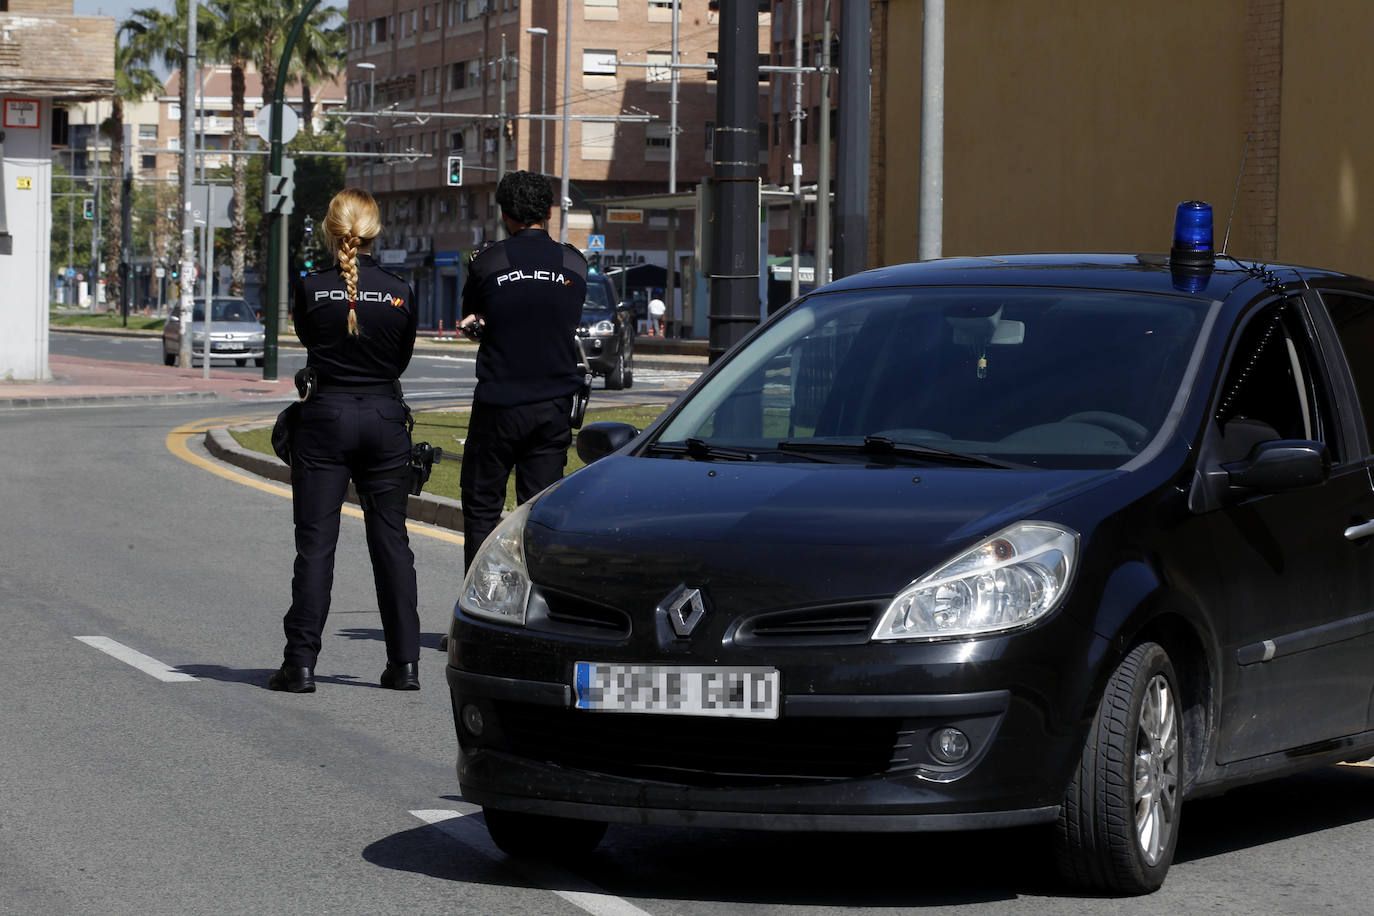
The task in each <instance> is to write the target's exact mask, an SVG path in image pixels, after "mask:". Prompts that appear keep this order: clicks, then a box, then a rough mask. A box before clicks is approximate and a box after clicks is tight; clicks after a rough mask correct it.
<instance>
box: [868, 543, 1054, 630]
mask: <svg viewBox="0 0 1374 916" xmlns="http://www.w3.org/2000/svg"><path fill="white" fill-rule="evenodd" d="M1077 555H1078V534H1077V533H1076V532H1073V531H1070V530H1069V529H1067V528H1061V527H1060V526H1058V525H1051V524H1049V523H1047V522H1022V523H1020V524H1017V525H1013V526H1011V527H1010V528H1007V529H1005V530H1004V531H999V532H998V533H997V534H994V535H993V536H991V537H989V538H987V539H986V540H984V541H983V542H982V543H980V544H977V545H975V546H974V547H973V548H972V549H970V550H968V551H965V552H964V553H963V554H960V555H959V556H958V557H956V558H955V559H954V560H952V561H951V562H949V563H946V564H945V565H944V566H941V567H940V568H939V569H936V570H935V571H934V572H931V573H928V574H926V575H924V576H922V577H921V578H919V579H917V580H916V581H915V582H912V583H911V584H910V585H908V586H907V587H906V588H904V589H902V591H901V592H899V593H898V594H897V597H895V598H893V599H892V603H891V604H889V605H888V606H887V610H886V611H884V612H883V616H882V618H881V619H880V620H879V621H878V626H877V627H876V628H875V629H874V631H873V638H874V639H875V640H887V639H944V638H948V637H954V636H982V635H984V634H987V633H996V632H999V631H1001V630H1010V629H1014V628H1016V627H1021V626H1025V625H1026V624H1028V623H1031V622H1032V621H1035V620H1037V619H1039V618H1041V617H1044V616H1045V615H1046V614H1048V613H1049V612H1050V611H1052V610H1054V608H1055V607H1056V606H1057V605H1058V604H1059V602H1060V600H1061V599H1062V598H1063V597H1064V594H1065V592H1066V590H1067V587H1068V584H1069V579H1070V577H1071V576H1072V574H1073V568H1074V563H1075V560H1076V559H1077Z"/></svg>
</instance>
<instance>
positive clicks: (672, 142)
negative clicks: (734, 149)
mask: <svg viewBox="0 0 1374 916" xmlns="http://www.w3.org/2000/svg"><path fill="white" fill-rule="evenodd" d="M681 18H682V4H681V3H676V2H675V3H674V4H673V44H672V50H671V52H670V53H669V55H668V64H669V67H670V69H669V71H668V72H669V76H668V86H669V92H668V193H669V194H670V195H672V194H676V193H677V94H678V86H679V80H678V69H677V35H678V23H679V21H680V20H681ZM663 304H664V312H665V313H666V314H667V315H668V320H667V321H666V322H665V325H667V326H669V327H671V328H672V329H673V332H674V333H673V336H674V337H681V336H682V332H681V330H680V329H681V313H680V312H679V311H678V309H679V303H678V301H677V208H676V207H674V208H672V209H670V210H669V211H668V270H667V271H666V272H665V274H664V277H663Z"/></svg>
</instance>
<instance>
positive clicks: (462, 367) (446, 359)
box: [49, 332, 699, 406]
mask: <svg viewBox="0 0 1374 916" xmlns="http://www.w3.org/2000/svg"><path fill="white" fill-rule="evenodd" d="M49 347H50V352H52V353H56V354H59V355H62V356H82V357H86V358H88V359H103V360H111V361H114V362H127V363H139V364H143V365H157V366H160V365H162V342H161V339H160V338H157V337H116V336H106V335H97V334H76V333H60V332H59V333H55V334H51V335H49ZM304 365H305V349H304V348H302V347H298V346H287V347H282V348H281V349H280V350H279V351H278V353H277V377H278V378H290V377H291V376H293V375H295V373H296V370H298V369H300V368H301V367H302V366H304ZM210 368H211V371H212V372H214V373H215V374H216V375H223V374H226V373H227V374H231V375H242V376H243V377H244V378H261V377H262V369H260V368H258V367H256V366H253V365H252V364H251V363H250V364H249V365H247V366H236V365H234V363H233V361H231V360H214V361H213V362H212V364H211V367H210ZM473 371H474V361H473V358H472V356H470V355H466V354H464V355H452V354H446V353H430V352H425V351H424V350H417V351H416V352H415V354H414V356H413V357H412V358H411V361H410V367H409V368H408V369H407V370H406V373H405V375H403V376H402V377H401V380H402V383H403V384H404V387H405V392H406V400H407V401H409V402H411V403H412V405H415V404H416V402H422V401H426V400H432V399H443V398H455V397H456V398H459V399H461V403H464V404H466V403H469V402H470V401H471V399H472V386H473V384H474V382H475V379H474V377H473ZM697 374H699V370H698V371H691V370H674V369H650V368H647V367H644V366H636V367H635V370H634V386H633V387H631V388H628V389H623V390H620V391H608V390H606V389H605V387H604V384H605V383H604V380H601V379H598V380H597V381H596V382H595V383H594V384H593V391H592V397H593V403H594V404H595V405H596V406H606V405H612V404H617V403H630V402H641V401H645V400H652V401H665V402H666V401H670V400H672V399H673V398H675V397H676V396H677V395H678V394H679V393H680V392H681V391H682V390H683V389H685V388H686V387H687V385H688V384H689V383H690V382H691V381H692V380H693V379H695V378H696V376H697Z"/></svg>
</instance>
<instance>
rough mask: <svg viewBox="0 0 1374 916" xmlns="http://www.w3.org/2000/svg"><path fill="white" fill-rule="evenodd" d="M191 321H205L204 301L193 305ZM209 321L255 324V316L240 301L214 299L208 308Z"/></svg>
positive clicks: (242, 301)
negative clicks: (248, 322)
mask: <svg viewBox="0 0 1374 916" xmlns="http://www.w3.org/2000/svg"><path fill="white" fill-rule="evenodd" d="M191 320H192V321H204V320H205V301H204V300H201V301H199V302H197V303H196V304H195V308H194V309H192V311H191ZM210 320H212V321H251V322H253V323H254V324H256V323H257V320H258V318H257V316H256V315H254V314H253V310H252V309H251V308H249V307H248V303H247V302H245V301H244V300H242V299H215V300H214V302H213V303H212V305H211V308H210Z"/></svg>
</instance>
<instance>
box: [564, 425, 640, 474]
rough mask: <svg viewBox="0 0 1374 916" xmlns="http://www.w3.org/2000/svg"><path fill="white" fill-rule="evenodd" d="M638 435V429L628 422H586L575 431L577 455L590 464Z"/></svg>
mask: <svg viewBox="0 0 1374 916" xmlns="http://www.w3.org/2000/svg"><path fill="white" fill-rule="evenodd" d="M638 435H639V430H638V429H636V428H635V427H633V426H631V425H630V424H628V423H615V422H612V421H610V420H603V421H601V422H599V423H588V424H587V425H586V426H584V427H582V429H580V430H578V433H577V457H579V458H581V459H582V460H583V461H584V462H585V463H587V464H591V463H592V462H593V461H595V460H597V459H598V458H605V457H606V456H607V455H609V454H610V453H611V452H614V451H615V450H616V449H618V448H620V447H621V446H623V445H625V444H626V443H628V442H629V441H630V440H631V439H633V438H634V437H635V436H638Z"/></svg>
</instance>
